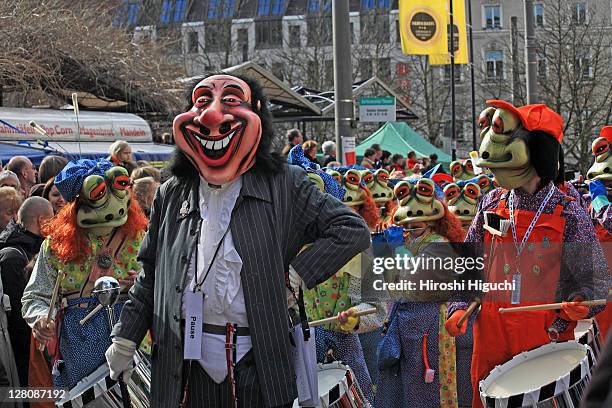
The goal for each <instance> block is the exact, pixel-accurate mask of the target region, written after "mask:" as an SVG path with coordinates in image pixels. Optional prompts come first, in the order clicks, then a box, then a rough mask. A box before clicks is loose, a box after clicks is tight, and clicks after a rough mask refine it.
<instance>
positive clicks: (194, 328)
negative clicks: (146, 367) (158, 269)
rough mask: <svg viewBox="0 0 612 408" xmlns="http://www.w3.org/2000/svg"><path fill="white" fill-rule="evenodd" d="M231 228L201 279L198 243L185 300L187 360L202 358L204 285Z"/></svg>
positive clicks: (185, 355) (185, 354) (219, 244)
mask: <svg viewBox="0 0 612 408" xmlns="http://www.w3.org/2000/svg"><path fill="white" fill-rule="evenodd" d="M229 230H230V226H229V225H228V226H227V229H226V230H225V232H224V233H223V236H222V237H221V239H220V240H219V243H218V244H217V248H215V252H214V254H213V256H212V259H211V261H210V263H209V264H208V268H207V269H206V273H205V274H204V278H203V279H202V280H201V281H200V280H199V278H198V246H199V243H198V244H196V253H195V262H194V264H195V280H194V285H193V287H192V288H190V289H189V290H186V291H185V295H184V302H185V348H184V350H185V352H184V359H185V360H200V359H201V358H202V323H203V321H202V319H203V317H202V308H203V306H204V296H203V295H202V285H203V284H204V282H205V281H206V278H207V277H208V274H209V273H210V271H211V269H212V266H213V264H214V263H215V259H216V258H217V254H218V253H219V249H220V248H221V245H222V244H223V241H224V240H225V236H226V235H227V233H228V232H229Z"/></svg>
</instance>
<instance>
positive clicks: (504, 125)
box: [476, 107, 536, 189]
mask: <svg viewBox="0 0 612 408" xmlns="http://www.w3.org/2000/svg"><path fill="white" fill-rule="evenodd" d="M478 126H479V127H480V137H481V139H482V142H481V143H480V148H479V149H478V154H479V158H478V160H477V161H476V165H477V166H478V167H481V168H488V169H490V170H491V172H492V173H493V174H494V176H495V179H496V180H497V182H498V183H499V185H500V186H502V187H504V188H506V189H513V188H517V187H520V186H522V185H523V184H525V183H526V182H527V181H529V180H530V179H531V178H533V177H534V176H535V175H536V171H535V168H534V167H533V166H532V164H531V162H530V158H529V149H528V146H527V142H526V139H527V138H528V137H529V131H528V130H527V129H525V128H524V127H523V126H522V125H521V122H520V118H518V117H517V116H516V115H515V114H514V113H513V112H511V111H509V110H506V109H502V108H494V107H488V108H486V109H485V110H484V111H482V113H481V114H480V116H479V117H478Z"/></svg>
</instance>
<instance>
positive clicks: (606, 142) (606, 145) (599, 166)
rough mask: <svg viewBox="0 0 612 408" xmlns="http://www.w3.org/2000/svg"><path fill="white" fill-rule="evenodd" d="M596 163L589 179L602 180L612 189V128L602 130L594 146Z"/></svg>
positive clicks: (590, 171)
mask: <svg viewBox="0 0 612 408" xmlns="http://www.w3.org/2000/svg"><path fill="white" fill-rule="evenodd" d="M592 150H593V155H594V156H595V163H593V165H592V166H591V168H590V169H589V171H588V172H587V179H589V180H601V181H602V182H603V183H604V184H606V186H608V187H612V126H605V127H604V128H603V129H601V132H600V133H599V137H598V138H597V139H595V140H594V141H593V144H592Z"/></svg>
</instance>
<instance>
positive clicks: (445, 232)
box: [432, 202, 466, 242]
mask: <svg viewBox="0 0 612 408" xmlns="http://www.w3.org/2000/svg"><path fill="white" fill-rule="evenodd" d="M442 206H443V207H444V217H442V218H440V219H439V220H437V221H436V222H435V223H434V224H433V226H432V228H433V230H434V231H435V232H437V233H438V234H440V235H442V236H443V237H444V238H446V239H447V240H448V242H463V241H464V240H465V234H466V232H465V230H464V229H463V226H462V225H461V221H460V220H459V218H457V216H456V215H455V214H453V213H452V212H451V211H449V210H448V206H447V205H446V203H445V202H442Z"/></svg>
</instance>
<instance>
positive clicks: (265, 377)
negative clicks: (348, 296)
mask: <svg viewBox="0 0 612 408" xmlns="http://www.w3.org/2000/svg"><path fill="white" fill-rule="evenodd" d="M198 183H199V180H198V177H197V176H196V177H195V178H189V179H184V178H182V179H178V178H173V179H171V180H169V181H168V182H166V183H165V184H163V185H162V186H161V187H160V189H159V190H158V192H157V195H156V198H155V200H154V202H153V208H152V212H151V221H150V227H149V230H148V232H147V235H146V236H145V238H144V241H143V243H142V247H141V251H140V253H139V261H141V262H142V264H143V269H144V270H143V272H142V273H141V274H140V275H139V277H138V279H137V280H136V283H135V285H134V287H133V288H132V290H131V291H130V299H129V300H128V302H127V303H126V305H125V307H124V309H123V312H122V314H121V319H120V321H119V323H118V324H117V325H116V326H115V329H114V335H116V336H119V337H123V338H127V339H130V340H132V341H135V342H139V341H140V340H141V339H142V338H143V337H144V335H145V333H146V331H147V330H148V329H149V328H150V329H151V336H152V339H153V347H152V351H151V361H152V384H151V390H152V391H151V406H152V407H171V406H177V405H178V403H179V401H180V399H181V393H182V387H181V384H182V377H183V365H184V364H183V334H182V331H181V325H180V320H181V318H180V317H181V298H182V291H183V290H184V288H185V285H186V282H185V276H186V272H187V267H188V265H189V261H190V259H191V256H192V255H193V254H194V253H195V245H196V242H197V237H198V236H199V234H200V228H201V217H200V215H199V206H198V202H199V201H198ZM230 227H231V232H232V237H233V240H234V245H235V247H236V250H237V251H238V253H239V255H240V258H241V259H242V260H243V265H242V271H241V274H240V275H241V283H242V287H243V290H244V298H245V304H246V310H247V315H248V320H249V328H250V330H251V341H252V345H253V354H254V359H255V367H256V371H257V377H258V380H259V386H260V387H261V390H262V394H263V396H264V401H265V406H267V407H274V406H279V405H283V404H287V403H289V402H292V401H293V400H294V399H295V398H296V396H297V390H296V386H295V372H294V369H293V365H292V355H291V353H292V352H293V346H292V345H291V343H290V337H289V331H288V321H289V316H288V312H287V298H286V287H285V272H286V271H287V270H288V268H289V263H291V265H292V266H293V267H294V268H295V270H296V271H297V272H298V274H299V275H300V276H301V277H302V279H303V281H304V283H305V284H306V286H307V287H309V288H312V287H313V286H315V285H316V284H318V283H320V282H322V281H324V280H326V279H328V278H329V277H330V276H331V275H333V274H334V273H335V272H336V271H338V270H339V269H340V268H341V267H342V266H343V265H344V264H346V263H347V262H348V261H349V260H350V259H351V258H352V257H354V256H355V255H356V254H357V253H359V252H361V251H363V250H365V249H366V248H367V247H368V246H369V242H370V235H369V231H368V229H367V227H366V225H365V223H364V221H363V220H362V219H361V218H360V217H359V216H358V215H357V214H354V213H353V212H352V211H351V210H350V209H349V208H347V207H346V206H344V205H343V204H342V203H341V202H340V201H338V200H337V199H335V198H334V197H332V196H331V195H329V194H324V193H321V192H320V191H319V190H318V189H317V188H316V186H315V185H314V184H313V183H312V182H311V181H310V180H309V179H308V178H307V177H306V174H305V172H304V171H303V170H302V169H301V168H298V167H296V166H287V167H285V168H284V170H283V171H282V172H280V173H277V174H273V175H269V174H264V173H261V172H258V171H256V170H255V169H252V170H250V171H248V172H246V173H245V174H243V176H242V190H241V192H240V195H239V197H238V200H237V201H236V205H235V207H234V211H233V213H232V220H231V223H230ZM307 243H313V244H312V245H311V246H310V247H309V248H308V249H306V250H304V251H302V252H301V253H299V255H298V252H299V250H300V249H301V248H302V247H303V246H304V245H306V244H307Z"/></svg>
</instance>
